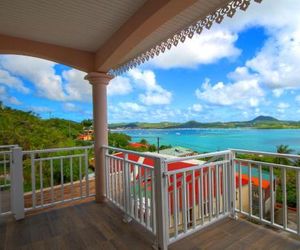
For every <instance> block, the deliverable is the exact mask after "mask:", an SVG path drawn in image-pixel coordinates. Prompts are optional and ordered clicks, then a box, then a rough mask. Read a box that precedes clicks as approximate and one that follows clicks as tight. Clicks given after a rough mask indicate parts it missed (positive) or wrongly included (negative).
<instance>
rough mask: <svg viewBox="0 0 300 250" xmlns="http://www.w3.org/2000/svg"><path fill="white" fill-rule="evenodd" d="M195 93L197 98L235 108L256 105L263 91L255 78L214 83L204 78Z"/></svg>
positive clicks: (262, 95)
mask: <svg viewBox="0 0 300 250" xmlns="http://www.w3.org/2000/svg"><path fill="white" fill-rule="evenodd" d="M195 93H196V96H197V98H198V99H200V100H203V101H206V102H207V103H209V104H213V105H221V106H233V105H234V106H236V107H237V108H243V107H249V106H250V107H257V106H258V105H259V103H260V102H261V101H262V98H263V97H264V91H263V90H262V89H261V87H260V86H259V84H258V82H257V81H256V80H255V79H253V80H245V81H238V82H234V83H228V84H224V83H223V82H218V83H216V84H214V85H212V84H210V81H209V79H206V81H205V82H204V83H203V84H202V86H201V89H196V92H195Z"/></svg>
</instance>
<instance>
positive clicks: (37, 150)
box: [23, 145, 94, 154]
mask: <svg viewBox="0 0 300 250" xmlns="http://www.w3.org/2000/svg"><path fill="white" fill-rule="evenodd" d="M93 147H94V145H89V146H79V147H69V148H50V149H36V150H25V151H23V154H32V153H55V152H59V151H73V150H81V149H90V148H93Z"/></svg>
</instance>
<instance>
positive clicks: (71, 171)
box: [70, 156, 74, 200]
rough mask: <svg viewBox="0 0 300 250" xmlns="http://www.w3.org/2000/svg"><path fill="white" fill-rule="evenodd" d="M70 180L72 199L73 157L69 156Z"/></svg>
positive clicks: (72, 195) (72, 197)
mask: <svg viewBox="0 0 300 250" xmlns="http://www.w3.org/2000/svg"><path fill="white" fill-rule="evenodd" d="M70 181H71V199H72V200H73V199H74V185H73V157H72V156H71V157H70Z"/></svg>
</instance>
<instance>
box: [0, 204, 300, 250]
mask: <svg viewBox="0 0 300 250" xmlns="http://www.w3.org/2000/svg"><path fill="white" fill-rule="evenodd" d="M153 240H154V239H153V238H152V237H151V236H149V234H148V233H146V231H145V230H144V229H143V228H141V227H140V226H139V225H137V224H135V223H130V224H125V223H123V222H122V214H121V213H120V212H119V211H118V210H116V209H115V208H112V207H111V206H110V205H100V204H96V203H95V202H88V203H82V204H78V205H74V206H70V207H64V208H59V209H53V210H50V211H44V212H41V213H38V214H34V215H30V216H28V217H26V218H25V219H24V220H22V221H19V222H15V221H14V220H13V219H12V218H9V217H6V218H4V219H2V221H0V249H130V250H131V249H143V250H147V249H152V244H153ZM169 248H170V249H173V250H175V249H176V250H177V249H178V250H179V249H208V248H209V249H226V248H228V249H266V248H268V249H300V241H297V240H294V239H291V238H288V237H287V235H286V234H285V233H279V232H276V231H273V230H271V229H266V228H264V227H262V226H258V225H255V224H252V223H250V222H247V221H244V220H238V221H235V220H231V219H224V220H222V221H220V222H217V223H216V224H214V225H212V226H209V227H207V228H205V229H203V230H202V231H200V232H198V233H195V234H193V235H191V236H190V237H188V238H185V239H183V240H181V241H178V242H176V243H174V244H173V245H171V246H170V247H169Z"/></svg>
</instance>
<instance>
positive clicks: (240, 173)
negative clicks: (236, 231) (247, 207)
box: [239, 162, 243, 212]
mask: <svg viewBox="0 0 300 250" xmlns="http://www.w3.org/2000/svg"><path fill="white" fill-rule="evenodd" d="M242 204H243V202H242V166H241V162H239V209H240V212H242V211H243V208H242V206H243V205H242Z"/></svg>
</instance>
